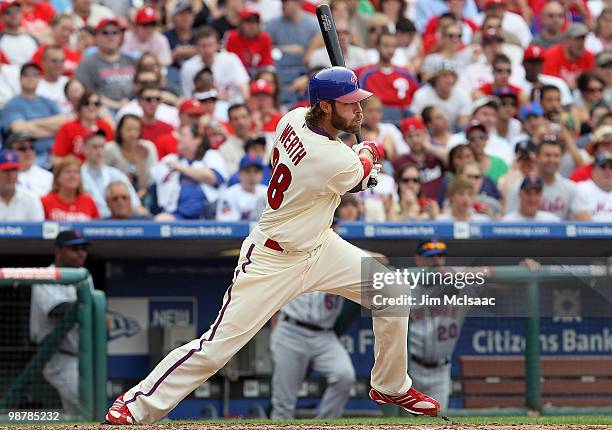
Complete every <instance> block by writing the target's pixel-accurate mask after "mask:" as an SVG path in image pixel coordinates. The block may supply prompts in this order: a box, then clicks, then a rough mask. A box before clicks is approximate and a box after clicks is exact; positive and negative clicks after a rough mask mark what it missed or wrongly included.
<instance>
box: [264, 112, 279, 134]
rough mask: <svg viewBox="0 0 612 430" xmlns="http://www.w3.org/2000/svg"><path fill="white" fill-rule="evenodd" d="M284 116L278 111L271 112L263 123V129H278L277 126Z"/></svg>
mask: <svg viewBox="0 0 612 430" xmlns="http://www.w3.org/2000/svg"><path fill="white" fill-rule="evenodd" d="M282 117H283V116H282V115H281V114H280V113H278V112H274V113H272V114H270V116H268V120H267V121H266V122H265V123H264V125H263V131H268V132H270V133H274V132H275V131H276V126H277V125H278V123H279V121H280V120H281V118H282Z"/></svg>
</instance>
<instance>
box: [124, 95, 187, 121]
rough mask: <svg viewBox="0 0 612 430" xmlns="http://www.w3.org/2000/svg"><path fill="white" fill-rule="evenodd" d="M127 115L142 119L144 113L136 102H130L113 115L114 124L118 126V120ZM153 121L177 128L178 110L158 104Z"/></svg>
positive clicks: (164, 104)
mask: <svg viewBox="0 0 612 430" xmlns="http://www.w3.org/2000/svg"><path fill="white" fill-rule="evenodd" d="M128 113H131V114H133V115H136V116H139V117H142V115H143V114H144V112H143V111H142V106H140V104H139V103H138V100H136V99H134V100H131V101H130V102H129V103H128V104H126V105H125V106H123V107H122V108H121V109H119V111H118V112H117V113H116V114H115V122H116V123H117V124H118V123H119V120H120V119H121V118H123V116H124V115H127V114H128ZM155 119H157V120H159V121H163V122H165V123H166V124H170V125H171V126H172V127H174V128H178V127H179V126H180V123H181V121H180V119H179V110H178V109H177V108H175V107H174V106H170V105H167V104H166V103H160V104H159V105H158V106H157V110H156V111H155Z"/></svg>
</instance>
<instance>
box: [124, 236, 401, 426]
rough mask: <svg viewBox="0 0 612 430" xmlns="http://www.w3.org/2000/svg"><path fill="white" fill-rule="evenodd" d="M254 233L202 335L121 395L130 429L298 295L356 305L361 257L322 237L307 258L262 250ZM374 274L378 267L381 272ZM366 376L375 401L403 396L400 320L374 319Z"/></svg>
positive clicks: (153, 417) (184, 391)
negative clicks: (321, 295)
mask: <svg viewBox="0 0 612 430" xmlns="http://www.w3.org/2000/svg"><path fill="white" fill-rule="evenodd" d="M266 240H267V238H266V237H265V235H263V233H261V232H260V231H259V230H258V229H257V228H256V229H254V230H253V232H251V234H250V235H249V237H247V238H246V239H245V240H244V242H243V244H242V248H241V250H240V257H239V259H238V264H237V266H236V269H235V270H234V278H233V282H232V284H231V285H230V287H229V288H228V290H227V292H226V293H225V296H224V299H223V304H222V306H221V310H220V311H219V314H218V315H217V318H216V320H215V322H214V323H213V324H212V326H211V327H210V329H209V330H208V331H207V332H206V333H204V334H203V335H202V337H200V338H199V339H194V340H193V341H191V342H189V343H187V344H185V345H183V346H181V347H179V348H177V349H175V350H174V351H172V352H171V353H170V354H168V355H167V356H166V357H165V358H164V359H163V360H162V361H161V362H160V363H159V364H158V365H157V366H156V367H155V369H153V371H152V372H151V373H150V374H149V376H147V377H146V378H145V379H144V380H143V381H142V382H140V383H139V384H137V385H136V386H135V387H133V388H131V389H130V390H128V391H127V392H126V393H125V394H124V397H123V399H124V401H125V404H126V405H127V407H128V408H129V410H130V412H131V413H132V415H133V416H134V418H135V420H136V422H137V423H141V424H148V423H153V422H155V421H157V420H159V419H160V418H162V417H164V416H165V415H166V414H167V413H168V412H170V411H171V410H172V409H173V408H174V407H175V406H176V405H177V404H178V403H179V402H180V401H181V400H182V399H184V398H185V397H186V396H187V395H189V393H191V392H192V391H193V390H195V389H196V388H197V387H198V386H200V385H201V384H202V383H203V382H204V381H206V380H207V379H208V378H210V377H211V376H212V375H214V374H215V373H216V372H217V371H218V370H219V369H221V368H222V367H223V366H224V365H225V364H226V363H227V362H228V361H229V360H230V358H232V356H234V355H235V354H236V353H237V352H238V351H239V350H240V349H241V348H242V347H243V346H244V345H245V344H246V343H247V342H248V341H249V340H250V339H251V338H253V336H255V334H257V332H258V331H259V330H260V329H261V328H262V327H263V326H264V325H265V324H266V322H267V321H268V320H269V319H270V318H271V317H272V316H273V315H274V314H275V313H276V312H277V311H278V310H279V309H280V308H281V307H283V306H284V305H285V304H287V303H288V302H289V301H291V300H292V299H293V298H295V297H296V296H298V295H299V294H302V293H307V292H311V291H325V292H329V293H332V294H337V295H340V296H343V297H346V298H347V299H349V300H353V301H355V302H357V303H361V300H360V298H361V263H362V261H361V260H362V258H370V257H369V256H368V254H366V253H365V252H364V251H362V250H361V249H359V248H357V247H355V246H353V245H351V244H350V243H348V242H346V241H345V240H343V239H341V238H340V237H339V236H338V235H337V234H336V233H334V232H333V231H332V230H331V229H329V230H328V231H327V232H326V233H325V234H324V238H323V241H322V243H321V245H319V246H318V247H317V248H315V249H313V250H311V251H308V252H288V251H277V250H274V249H270V248H268V247H266V246H264V243H265V242H266ZM381 269H382V266H381ZM373 329H374V336H375V342H374V358H375V363H374V368H373V369H372V373H371V385H372V386H373V387H374V388H375V389H377V390H379V391H380V392H382V393H385V394H389V395H398V394H402V393H405V392H406V391H407V390H408V389H409V388H410V386H411V384H412V381H411V379H410V377H409V376H408V374H407V363H408V358H407V349H408V348H407V338H408V336H407V335H408V333H407V332H408V318H407V317H382V316H378V317H374V318H373Z"/></svg>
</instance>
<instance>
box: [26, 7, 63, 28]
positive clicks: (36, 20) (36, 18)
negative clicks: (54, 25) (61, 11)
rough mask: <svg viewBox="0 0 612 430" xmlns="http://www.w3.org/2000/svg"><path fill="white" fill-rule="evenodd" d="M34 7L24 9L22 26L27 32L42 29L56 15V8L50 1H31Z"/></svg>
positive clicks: (49, 23)
mask: <svg viewBox="0 0 612 430" xmlns="http://www.w3.org/2000/svg"><path fill="white" fill-rule="evenodd" d="M30 4H31V7H32V9H30V10H26V9H25V8H24V9H23V19H22V21H21V27H22V28H23V29H24V30H26V31H27V32H33V31H34V32H35V31H40V30H42V29H44V28H46V27H48V26H49V25H51V21H52V20H53V17H54V16H55V10H54V9H53V6H51V5H50V4H49V3H30Z"/></svg>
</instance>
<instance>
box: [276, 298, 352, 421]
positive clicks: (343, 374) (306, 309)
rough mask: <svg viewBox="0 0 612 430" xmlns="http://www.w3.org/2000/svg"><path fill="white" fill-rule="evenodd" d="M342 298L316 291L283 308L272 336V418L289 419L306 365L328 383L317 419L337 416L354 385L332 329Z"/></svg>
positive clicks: (343, 350) (350, 368) (344, 351)
mask: <svg viewBox="0 0 612 430" xmlns="http://www.w3.org/2000/svg"><path fill="white" fill-rule="evenodd" d="M343 303H344V299H343V298H342V297H340V296H336V295H334V294H329V293H324V292H321V291H315V292H313V293H306V294H302V295H300V296H298V297H296V298H295V299H294V300H292V301H291V302H290V303H289V304H287V305H285V306H284V307H283V308H282V309H281V311H280V314H279V316H278V320H277V323H276V326H275V327H274V331H273V332H272V337H271V340H270V347H271V350H272V360H273V361H274V373H273V374H272V414H271V418H272V419H291V418H294V413H295V402H296V400H297V395H298V390H299V389H300V386H301V385H302V382H303V381H304V378H305V377H306V372H307V371H308V368H309V366H310V365H312V368H313V369H314V370H316V371H317V372H319V373H320V374H321V375H322V376H323V377H325V378H326V380H327V388H326V390H325V393H324V394H323V398H322V399H321V403H320V406H319V411H318V413H317V418H340V417H341V416H342V412H343V410H344V405H345V404H346V402H347V401H348V399H349V394H350V391H351V387H352V386H353V383H354V382H355V369H354V368H353V363H352V362H351V358H350V356H349V354H348V352H347V351H346V349H345V348H344V346H343V345H342V344H341V343H340V340H339V339H338V336H336V333H334V331H333V327H334V324H335V323H336V319H337V318H338V316H339V315H340V312H341V311H342V304H343Z"/></svg>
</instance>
